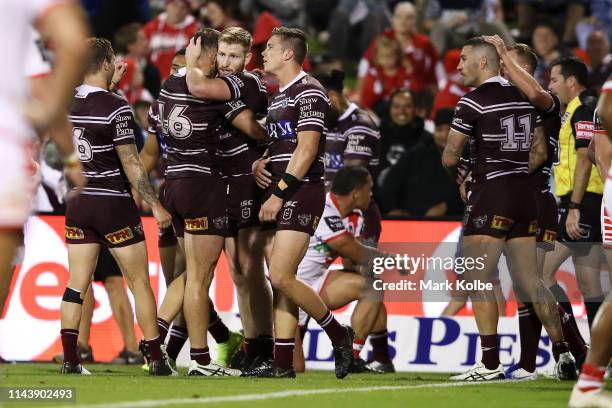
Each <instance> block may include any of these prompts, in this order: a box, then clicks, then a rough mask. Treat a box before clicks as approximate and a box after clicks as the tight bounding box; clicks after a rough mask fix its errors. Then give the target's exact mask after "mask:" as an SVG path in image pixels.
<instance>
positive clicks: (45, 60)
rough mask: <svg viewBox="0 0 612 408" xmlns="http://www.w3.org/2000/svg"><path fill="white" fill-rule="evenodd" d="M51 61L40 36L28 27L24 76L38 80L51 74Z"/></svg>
mask: <svg viewBox="0 0 612 408" xmlns="http://www.w3.org/2000/svg"><path fill="white" fill-rule="evenodd" d="M51 69H52V68H51V60H50V58H49V51H48V50H47V49H45V46H44V44H43V41H42V38H40V34H39V33H38V31H36V30H35V29H34V28H33V27H30V41H29V43H28V54H27V55H26V64H25V71H24V73H25V75H26V77H27V78H29V79H31V78H38V77H42V76H46V75H49V74H50V73H51Z"/></svg>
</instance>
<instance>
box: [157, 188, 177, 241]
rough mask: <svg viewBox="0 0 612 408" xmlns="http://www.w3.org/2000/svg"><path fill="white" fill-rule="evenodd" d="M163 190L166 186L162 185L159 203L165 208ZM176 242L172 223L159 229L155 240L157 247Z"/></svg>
mask: <svg viewBox="0 0 612 408" xmlns="http://www.w3.org/2000/svg"><path fill="white" fill-rule="evenodd" d="M165 191H166V186H165V185H163V186H162V187H161V189H160V190H159V202H160V203H161V205H163V206H164V208H167V207H166V198H165ZM177 243H178V241H177V239H176V235H174V228H173V227H172V225H170V226H168V227H166V228H160V229H159V236H158V241H157V246H158V247H159V248H167V247H171V246H175V245H176V244H177Z"/></svg>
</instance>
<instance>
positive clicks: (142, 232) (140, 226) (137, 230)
mask: <svg viewBox="0 0 612 408" xmlns="http://www.w3.org/2000/svg"><path fill="white" fill-rule="evenodd" d="M134 231H136V233H137V234H138V235H143V234H144V229H143V228H142V224H138V225H137V226H135V227H134Z"/></svg>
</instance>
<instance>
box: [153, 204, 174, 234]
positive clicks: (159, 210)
mask: <svg viewBox="0 0 612 408" xmlns="http://www.w3.org/2000/svg"><path fill="white" fill-rule="evenodd" d="M151 211H152V212H153V217H155V220H156V221H157V226H158V227H159V228H168V227H169V226H170V225H171V224H172V216H171V215H170V213H169V212H168V210H166V209H165V208H164V207H163V206H162V205H161V203H160V202H159V201H158V202H156V203H155V204H153V205H152V206H151Z"/></svg>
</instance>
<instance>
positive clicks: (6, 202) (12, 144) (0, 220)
mask: <svg viewBox="0 0 612 408" xmlns="http://www.w3.org/2000/svg"><path fill="white" fill-rule="evenodd" d="M0 157H2V168H1V169H0V229H13V228H15V229H21V228H22V227H23V224H24V223H25V221H26V219H27V218H28V216H29V215H30V212H31V210H32V199H33V197H34V193H35V190H36V181H35V175H36V167H35V163H34V162H33V161H32V149H31V144H30V143H29V142H28V141H23V140H15V138H14V137H10V136H9V137H3V135H2V130H0Z"/></svg>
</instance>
